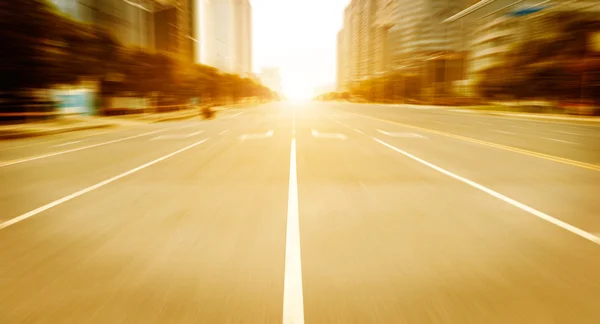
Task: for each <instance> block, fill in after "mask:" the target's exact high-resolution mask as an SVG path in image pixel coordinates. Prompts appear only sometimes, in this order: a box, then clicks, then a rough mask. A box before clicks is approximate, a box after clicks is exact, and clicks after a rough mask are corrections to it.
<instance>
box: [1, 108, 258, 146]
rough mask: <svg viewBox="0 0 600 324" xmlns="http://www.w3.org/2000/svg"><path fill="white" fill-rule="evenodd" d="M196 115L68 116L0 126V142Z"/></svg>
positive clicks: (196, 111)
mask: <svg viewBox="0 0 600 324" xmlns="http://www.w3.org/2000/svg"><path fill="white" fill-rule="evenodd" d="M251 105H255V104H252V103H245V104H232V105H225V106H218V107H214V108H213V109H214V110H216V111H225V110H228V109H235V108H241V107H246V106H251ZM199 115H200V108H197V107H196V108H189V109H185V110H180V111H174V112H168V113H159V114H151V113H147V114H136V115H122V116H109V117H100V116H68V117H60V118H58V119H55V120H51V121H44V122H37V123H26V124H18V125H0V140H5V139H15V138H26V137H36V136H45V135H53V134H60V133H67V132H74V131H81V130H88V129H96V128H108V127H119V126H135V125H140V124H148V123H160V122H167V121H176V120H184V119H190V118H194V117H197V116H199Z"/></svg>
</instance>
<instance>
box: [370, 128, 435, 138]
mask: <svg viewBox="0 0 600 324" xmlns="http://www.w3.org/2000/svg"><path fill="white" fill-rule="evenodd" d="M377 131H378V132H380V133H381V134H384V135H387V136H391V137H405V138H425V136H423V135H420V134H417V133H393V132H392V133H390V132H386V131H383V130H381V129H378V130H377Z"/></svg>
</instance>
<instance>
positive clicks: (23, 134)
mask: <svg viewBox="0 0 600 324" xmlns="http://www.w3.org/2000/svg"><path fill="white" fill-rule="evenodd" d="M115 126H118V125H117V124H97V125H87V126H76V127H69V128H59V129H52V130H43V131H32V132H28V131H21V132H19V131H17V132H12V133H8V134H1V133H0V140H5V139H16V138H28V137H38V136H46V135H55V134H62V133H69V132H76V131H82V130H88V129H98V128H109V127H115Z"/></svg>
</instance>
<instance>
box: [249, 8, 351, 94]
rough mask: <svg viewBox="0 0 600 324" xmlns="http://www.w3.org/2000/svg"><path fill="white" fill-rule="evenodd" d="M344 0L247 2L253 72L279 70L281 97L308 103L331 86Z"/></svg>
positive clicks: (333, 79) (333, 81)
mask: <svg viewBox="0 0 600 324" xmlns="http://www.w3.org/2000/svg"><path fill="white" fill-rule="evenodd" d="M348 2H349V0H302V1H298V0H253V1H252V7H253V19H252V21H253V29H254V32H253V34H254V36H253V37H254V39H253V51H254V70H255V71H256V72H260V68H261V67H264V66H279V67H280V68H281V77H282V87H283V91H284V95H285V96H286V97H287V98H288V99H290V100H294V101H298V100H303V99H307V98H312V97H313V96H314V89H315V87H317V86H323V85H331V84H334V83H335V71H336V60H337V57H336V56H337V53H336V46H337V38H336V37H337V32H338V30H339V29H340V28H341V26H342V16H343V11H344V6H345V5H346V4H347V3H348Z"/></svg>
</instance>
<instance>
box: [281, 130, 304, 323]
mask: <svg viewBox="0 0 600 324" xmlns="http://www.w3.org/2000/svg"><path fill="white" fill-rule="evenodd" d="M285 236H286V238H285V273H284V280H283V324H303V323H304V297H303V295H302V261H301V254H300V224H299V218H298V175H297V172H296V138H295V137H294V136H292V144H291V151H290V181H289V189H288V211H287V229H286V233H285Z"/></svg>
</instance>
